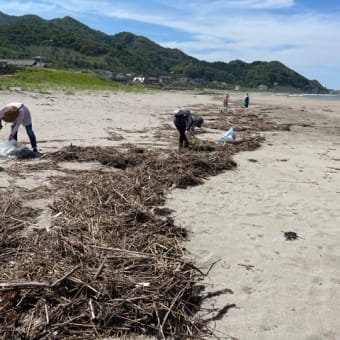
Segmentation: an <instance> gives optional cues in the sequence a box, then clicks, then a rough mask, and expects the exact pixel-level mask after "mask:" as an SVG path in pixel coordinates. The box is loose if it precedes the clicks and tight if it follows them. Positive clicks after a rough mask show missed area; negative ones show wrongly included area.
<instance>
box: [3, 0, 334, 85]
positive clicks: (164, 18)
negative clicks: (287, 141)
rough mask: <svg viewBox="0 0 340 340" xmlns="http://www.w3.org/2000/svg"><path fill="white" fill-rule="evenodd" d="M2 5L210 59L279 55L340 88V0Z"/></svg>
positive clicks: (73, 0)
mask: <svg viewBox="0 0 340 340" xmlns="http://www.w3.org/2000/svg"><path fill="white" fill-rule="evenodd" d="M0 11H2V12H3V13H5V14H8V15H15V16H20V15H24V14H35V15H38V16H39V17H41V18H42V19H46V20H49V19H54V18H63V17H65V16H71V17H72V18H74V19H76V20H78V21H80V22H81V23H83V24H85V25H87V26H88V27H90V28H92V29H95V30H99V31H101V32H104V33H106V34H110V35H114V34H116V33H119V32H131V33H133V34H136V35H140V36H144V37H146V38H148V39H150V40H152V41H154V42H155V43H157V44H159V45H161V46H163V47H169V48H178V49H180V50H181V51H183V52H184V53H186V54H188V55H190V56H192V57H195V58H197V59H199V60H205V61H209V62H213V61H222V62H226V63H228V62H230V61H231V60H235V59H239V60H242V61H244V62H247V63H250V62H253V61H272V60H277V61H280V62H281V63H283V64H284V65H286V66H287V67H289V68H291V69H293V70H294V71H296V72H298V73H299V74H301V75H303V76H304V77H306V78H308V79H311V80H318V81H319V82H320V83H321V84H322V85H323V86H325V87H327V88H328V89H335V90H338V89H340V39H339V37H338V34H340V32H339V27H340V24H339V23H340V0H327V1H326V0H323V1H320V0H56V1H54V0H6V1H3V0H0Z"/></svg>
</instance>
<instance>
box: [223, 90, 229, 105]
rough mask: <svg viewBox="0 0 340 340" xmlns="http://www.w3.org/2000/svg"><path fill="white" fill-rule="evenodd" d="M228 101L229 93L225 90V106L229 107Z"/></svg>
mask: <svg viewBox="0 0 340 340" xmlns="http://www.w3.org/2000/svg"><path fill="white" fill-rule="evenodd" d="M228 102H229V94H228V93H227V92H225V93H224V95H223V106H224V107H228Z"/></svg>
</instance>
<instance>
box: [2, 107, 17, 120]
mask: <svg viewBox="0 0 340 340" xmlns="http://www.w3.org/2000/svg"><path fill="white" fill-rule="evenodd" d="M2 112H3V117H2V119H3V120H4V121H5V122H7V123H13V122H14V121H15V120H16V119H17V117H18V115H19V110H18V108H17V107H16V106H7V107H5V108H4V109H3V111H2Z"/></svg>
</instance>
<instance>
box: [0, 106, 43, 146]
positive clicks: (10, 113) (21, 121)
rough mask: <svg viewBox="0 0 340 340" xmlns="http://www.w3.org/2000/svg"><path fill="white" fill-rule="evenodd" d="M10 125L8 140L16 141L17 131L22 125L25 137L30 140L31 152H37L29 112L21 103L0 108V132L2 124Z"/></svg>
mask: <svg viewBox="0 0 340 340" xmlns="http://www.w3.org/2000/svg"><path fill="white" fill-rule="evenodd" d="M2 120H3V121H5V122H7V123H12V125H11V133H10V135H9V137H8V140H12V139H14V140H16V141H17V140H18V129H19V127H20V125H23V126H24V127H25V129H26V133H27V136H28V138H29V140H30V143H31V146H32V149H33V152H38V149H37V139H36V137H35V134H34V132H33V129H32V117H31V112H30V110H29V109H28V108H27V106H25V105H24V104H22V103H8V104H6V105H5V106H3V107H2V108H0V130H1V129H2V122H1V121H2Z"/></svg>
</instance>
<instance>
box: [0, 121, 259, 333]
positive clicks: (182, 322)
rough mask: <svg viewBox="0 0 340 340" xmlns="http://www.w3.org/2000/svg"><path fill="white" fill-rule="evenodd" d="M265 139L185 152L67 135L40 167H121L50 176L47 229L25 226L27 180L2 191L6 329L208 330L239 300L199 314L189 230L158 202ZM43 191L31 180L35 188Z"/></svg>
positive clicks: (1, 287) (29, 212) (0, 304)
mask: <svg viewBox="0 0 340 340" xmlns="http://www.w3.org/2000/svg"><path fill="white" fill-rule="evenodd" d="M248 118H249V117H248ZM251 120H252V124H255V123H254V122H255V121H256V117H251ZM261 122H262V121H261ZM261 124H262V123H261ZM262 140H263V139H262V138H261V137H259V136H257V135H256V134H255V135H250V134H248V135H247V136H245V138H244V139H243V140H242V142H241V143H237V144H236V143H235V144H226V145H221V144H214V143H204V142H202V141H201V142H200V143H199V144H198V145H197V146H196V147H195V148H193V149H191V150H183V151H182V152H178V151H174V150H166V149H162V150H147V149H143V148H135V147H125V148H122V147H121V148H117V147H80V146H73V145H71V146H69V147H66V148H63V149H61V150H59V151H57V152H54V153H50V154H47V155H46V156H45V159H44V163H41V166H36V169H38V170H42V169H43V168H44V166H45V167H46V169H53V168H57V165H58V162H62V161H75V162H82V161H83V162H88V161H97V162H100V163H102V164H103V165H105V166H106V167H114V168H116V169H118V170H117V171H115V172H104V171H99V170H94V171H73V172H72V173H70V174H69V175H68V176H65V177H54V178H51V182H52V183H51V184H52V189H50V192H49V193H50V194H51V195H52V198H53V203H51V205H50V207H49V208H50V209H51V211H52V215H53V217H54V218H53V221H52V225H51V226H50V228H49V229H48V230H47V229H46V230H45V229H37V228H31V226H32V225H34V223H35V222H36V219H37V216H38V214H39V211H37V210H34V209H32V208H26V207H24V205H23V204H22V203H23V198H24V197H26V198H27V197H29V198H34V191H32V190H31V191H29V192H28V193H26V196H25V195H21V196H18V194H17V193H16V192H15V191H12V190H7V191H1V192H0V204H1V206H2V209H1V213H0V258H1V262H0V269H1V274H0V323H1V324H2V327H1V329H0V336H1V337H2V339H19V338H21V339H38V338H39V339H53V338H58V339H69V338H72V339H75V338H78V339H93V338H101V337H109V336H116V337H124V336H129V335H131V334H145V335H149V336H155V337H157V338H163V339H165V338H174V339H190V338H191V339H200V338H203V337H205V336H206V335H207V334H209V332H210V330H209V327H208V322H209V321H211V320H215V319H217V318H220V317H222V315H223V314H224V313H226V312H227V310H228V309H229V308H232V307H234V305H232V304H230V305H227V306H225V307H224V308H222V309H221V310H220V311H219V312H218V313H217V316H215V317H209V318H206V319H203V318H202V317H201V316H199V314H198V313H197V312H198V311H199V310H200V308H201V303H202V301H203V295H202V289H203V288H204V287H203V286H202V284H201V281H202V279H203V277H204V274H203V273H202V271H201V270H200V269H199V268H197V267H196V266H195V264H194V263H193V262H192V261H191V259H190V257H189V254H188V253H187V251H186V249H185V242H184V241H185V240H186V237H187V230H185V229H183V228H181V227H178V226H176V225H175V224H174V220H173V219H172V217H171V215H170V213H171V212H169V211H162V208H161V207H162V205H163V204H164V202H165V195H166V194H167V192H168V191H169V190H171V189H172V188H175V187H178V188H186V187H188V186H192V185H197V184H201V183H203V181H204V180H205V179H206V178H208V177H209V176H214V175H217V174H219V173H221V172H222V171H225V170H228V169H233V168H235V167H236V163H235V162H234V161H233V160H232V155H233V154H234V153H235V152H238V151H241V150H253V149H255V148H257V147H259V146H260V143H261V141H262ZM32 168H34V167H32ZM18 171H19V170H18ZM19 172H20V171H19ZM46 192H47V190H45V191H43V192H40V193H39V190H37V197H41V195H42V194H43V193H46Z"/></svg>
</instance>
